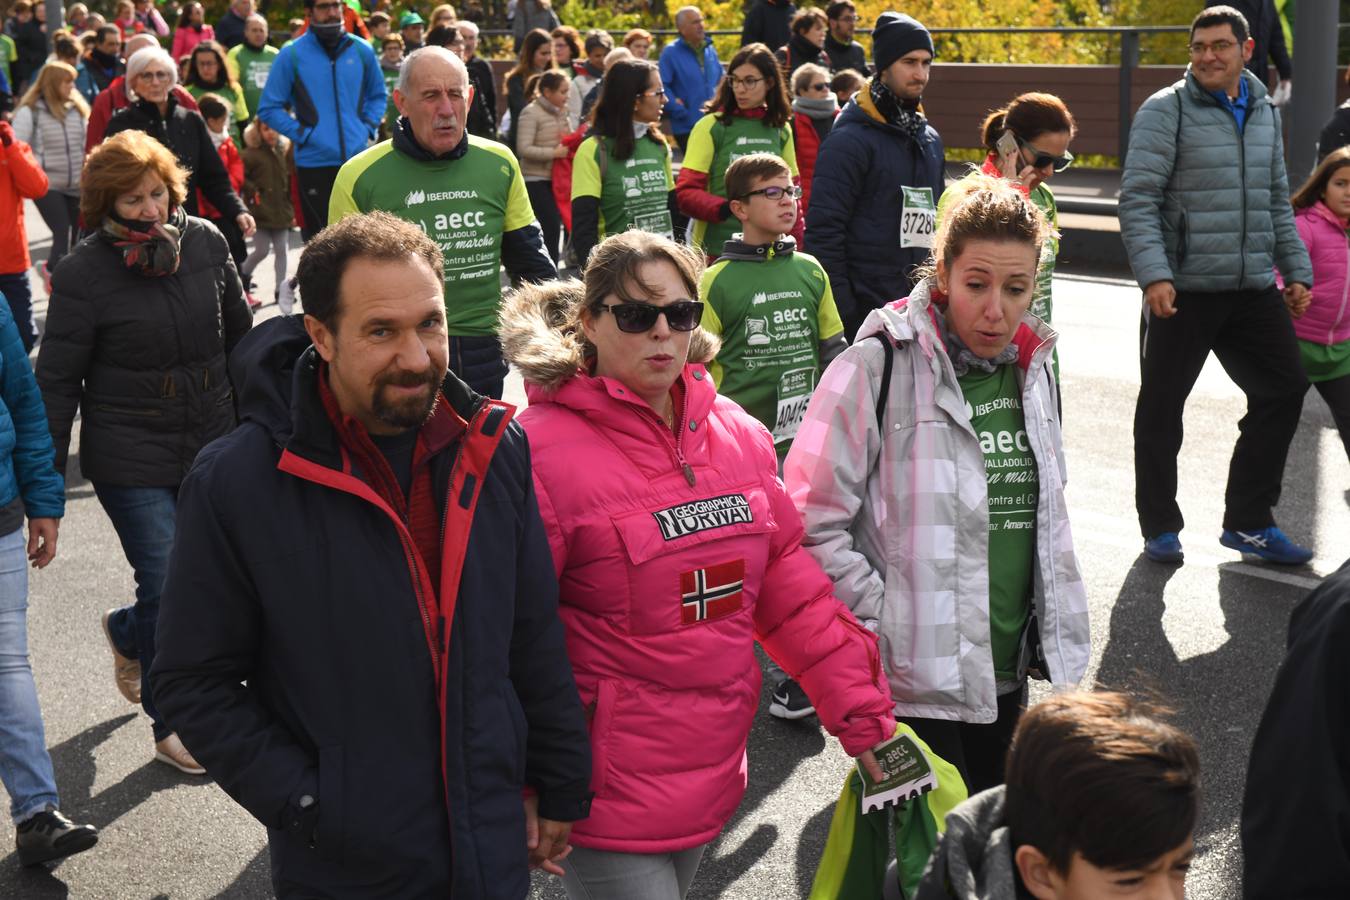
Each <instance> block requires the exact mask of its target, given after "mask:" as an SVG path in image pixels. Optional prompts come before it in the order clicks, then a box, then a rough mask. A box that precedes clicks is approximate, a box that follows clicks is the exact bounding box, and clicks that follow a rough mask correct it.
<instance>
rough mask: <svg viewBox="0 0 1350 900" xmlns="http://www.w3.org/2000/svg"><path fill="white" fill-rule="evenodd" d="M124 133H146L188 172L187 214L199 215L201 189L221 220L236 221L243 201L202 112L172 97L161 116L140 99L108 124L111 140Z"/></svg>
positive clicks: (170, 96) (156, 110) (152, 106)
mask: <svg viewBox="0 0 1350 900" xmlns="http://www.w3.org/2000/svg"><path fill="white" fill-rule="evenodd" d="M121 131H144V132H145V133H146V134H148V135H150V136H151V137H152V138H154V139H155V140H157V141H159V142H160V143H161V144H163V145H164V146H165V147H168V148H169V149H170V150H172V151H173V155H174V156H175V157H177V158H178V163H179V165H181V166H182V167H183V168H185V169H187V170H188V173H189V175H188V183H187V200H185V201H184V202H183V208H184V209H185V210H187V213H188V215H191V216H195V215H197V188H201V191H202V193H203V194H205V195H206V199H207V200H209V201H210V202H211V205H212V206H214V207H215V208H216V209H218V210H220V215H221V218H224V219H230V220H233V219H234V218H235V217H236V216H238V215H239V214H240V213H242V212H246V210H245V209H244V202H243V201H242V200H240V199H239V195H238V194H236V193H235V192H234V188H233V187H232V186H231V185H230V174H229V172H227V171H225V164H224V163H223V162H221V161H220V154H219V153H217V152H216V148H215V145H214V144H212V143H211V133H210V132H209V131H207V130H206V120H205V119H203V118H202V116H201V113H199V112H197V111H195V110H191V109H186V108H184V107H182V106H179V105H178V99H177V97H176V96H175V95H174V94H173V93H170V94H169V113H168V115H167V116H161V115H160V114H159V109H158V108H157V107H156V106H155V105H154V104H153V103H147V102H145V101H144V100H137V101H136V102H135V103H133V104H131V105H130V106H128V107H125V108H123V109H119V110H118V111H117V112H115V113H113V117H112V119H111V120H110V121H109V122H108V133H107V136H108V137H112V136H113V135H115V134H117V133H118V132H121Z"/></svg>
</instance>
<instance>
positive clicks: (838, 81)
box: [830, 69, 867, 93]
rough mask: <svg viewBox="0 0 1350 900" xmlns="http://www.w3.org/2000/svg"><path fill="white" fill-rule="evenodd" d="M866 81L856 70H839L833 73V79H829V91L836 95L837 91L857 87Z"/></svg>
mask: <svg viewBox="0 0 1350 900" xmlns="http://www.w3.org/2000/svg"><path fill="white" fill-rule="evenodd" d="M866 81H867V79H866V78H864V77H863V74H862V73H861V72H859V71H858V70H857V69H840V70H839V71H838V72H835V73H834V77H833V78H831V79H830V90H832V91H835V92H836V93H837V92H839V91H843V90H848V89H851V88H855V87H858V86H859V85H861V84H863V83H865V82H866Z"/></svg>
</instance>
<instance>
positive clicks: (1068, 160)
mask: <svg viewBox="0 0 1350 900" xmlns="http://www.w3.org/2000/svg"><path fill="white" fill-rule="evenodd" d="M1017 144H1018V146H1020V147H1021V148H1022V149H1023V150H1026V151H1028V152H1030V153H1031V155H1032V156H1034V157H1036V158H1035V159H1033V160H1032V161H1031V167H1032V168H1033V169H1044V168H1045V167H1046V166H1054V167H1055V171H1056V172H1063V171H1064V170H1065V169H1067V168H1068V167H1069V166H1071V165H1073V154H1072V153H1070V152H1069V151H1068V150H1065V151H1064V155H1063V156H1051V155H1050V154H1049V153H1045V152H1043V151H1041V150H1038V149H1036V148H1035V147H1033V146H1032V145H1031V144H1028V143H1027V142H1026V141H1024V140H1022V139H1021V138H1018V139H1017Z"/></svg>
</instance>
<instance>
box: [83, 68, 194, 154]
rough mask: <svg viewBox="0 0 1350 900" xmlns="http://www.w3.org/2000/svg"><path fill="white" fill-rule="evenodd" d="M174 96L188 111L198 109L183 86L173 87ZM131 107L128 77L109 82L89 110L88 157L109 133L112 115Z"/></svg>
mask: <svg viewBox="0 0 1350 900" xmlns="http://www.w3.org/2000/svg"><path fill="white" fill-rule="evenodd" d="M173 95H174V96H175V97H177V98H178V105H179V106H185V107H187V108H188V109H196V108H197V101H196V100H194V99H193V97H192V95H191V94H189V93H188V92H187V89H186V88H184V87H183V86H182V85H181V84H175V85H174V86H173ZM130 105H131V101H129V100H128V99H127V79H126V76H125V75H118V76H117V77H116V78H114V79H113V80H112V81H110V82H108V86H107V87H106V88H104V89H103V91H102V92H101V93H99V95H98V96H97V97H95V98H94V102H93V105H92V106H91V107H90V109H89V125H88V126H87V127H86V128H85V130H84V153H85V155H86V156H88V155H89V154H90V153H93V152H94V148H95V147H97V146H98V145H99V144H101V143H103V137H104V135H106V134H107V133H108V122H109V121H110V120H111V119H112V114H113V113H115V112H117V111H118V110H119V109H122V108H123V107H125V106H130Z"/></svg>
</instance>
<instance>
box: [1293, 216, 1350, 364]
mask: <svg viewBox="0 0 1350 900" xmlns="http://www.w3.org/2000/svg"><path fill="white" fill-rule="evenodd" d="M1294 224H1295V225H1296V226H1297V227H1298V236H1299V237H1301V238H1303V243H1304V244H1305V245H1306V246H1307V248H1308V256H1309V257H1310V258H1311V259H1312V267H1313V289H1312V304H1311V305H1310V306H1309V307H1308V311H1307V312H1305V313H1304V314H1303V316H1302V317H1301V318H1298V319H1295V320H1294V333H1295V334H1297V335H1298V336H1299V337H1300V338H1302V339H1303V340H1305V341H1311V342H1313V343H1316V344H1339V343H1341V342H1342V341H1350V303H1347V300H1350V271H1347V270H1348V269H1350V240H1347V239H1346V234H1345V224H1344V223H1343V222H1341V220H1340V219H1338V218H1336V214H1335V213H1333V212H1332V211H1331V210H1329V209H1327V207H1326V204H1324V203H1321V202H1318V203H1315V204H1313V205H1312V206H1309V207H1307V208H1306V209H1300V210H1299V211H1298V212H1297V213H1295V214H1294Z"/></svg>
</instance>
